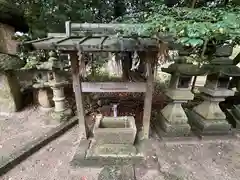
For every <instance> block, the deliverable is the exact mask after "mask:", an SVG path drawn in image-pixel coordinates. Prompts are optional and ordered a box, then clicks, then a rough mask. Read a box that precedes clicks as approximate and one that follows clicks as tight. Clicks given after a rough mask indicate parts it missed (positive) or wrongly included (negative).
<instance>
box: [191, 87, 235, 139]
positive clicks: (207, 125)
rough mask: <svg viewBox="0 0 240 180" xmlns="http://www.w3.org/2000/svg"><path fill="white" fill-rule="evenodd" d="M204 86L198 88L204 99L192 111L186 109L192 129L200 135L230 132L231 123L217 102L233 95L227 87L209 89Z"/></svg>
mask: <svg viewBox="0 0 240 180" xmlns="http://www.w3.org/2000/svg"><path fill="white" fill-rule="evenodd" d="M206 87H207V86H206V85H205V87H202V88H200V89H199V90H200V91H201V92H202V93H203V98H204V101H203V102H202V103H201V104H199V105H198V106H196V107H195V108H194V109H193V110H192V111H187V114H188V117H189V123H190V125H191V127H192V129H193V131H195V132H197V133H198V134H199V135H200V136H202V135H221V134H229V133H231V125H230V124H229V123H228V122H227V120H226V116H225V114H224V113H223V112H222V110H221V109H220V107H219V102H221V101H224V99H225V97H227V96H232V95H234V92H233V91H231V90H228V89H226V88H225V89H224V88H222V89H216V90H214V89H210V88H206Z"/></svg>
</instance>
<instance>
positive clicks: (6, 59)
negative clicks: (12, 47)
mask: <svg viewBox="0 0 240 180" xmlns="http://www.w3.org/2000/svg"><path fill="white" fill-rule="evenodd" d="M24 65H25V62H24V61H23V60H21V59H20V58H18V56H16V55H10V54H4V53H0V70H2V71H7V70H17V69H20V68H22V67H23V66H24Z"/></svg>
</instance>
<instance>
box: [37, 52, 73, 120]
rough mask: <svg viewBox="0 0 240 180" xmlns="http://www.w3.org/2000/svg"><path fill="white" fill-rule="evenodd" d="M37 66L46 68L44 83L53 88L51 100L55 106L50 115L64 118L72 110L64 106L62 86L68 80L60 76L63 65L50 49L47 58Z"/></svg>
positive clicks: (70, 113)
mask: <svg viewBox="0 0 240 180" xmlns="http://www.w3.org/2000/svg"><path fill="white" fill-rule="evenodd" d="M38 68H39V69H41V68H44V69H48V73H47V76H48V82H46V83H44V84H45V85H46V86H49V87H51V89H52V90H53V101H54V105H55V106H54V112H53V113H52V117H53V118H54V119H58V120H65V119H66V118H67V117H69V116H70V115H72V110H71V109H69V108H66V105H65V95H64V86H66V85H68V84H69V82H68V81H66V80H65V79H63V78H62V76H61V72H62V71H63V65H62V64H61V62H60V60H59V59H58V57H57V54H56V52H54V51H51V52H50V53H49V60H48V61H47V62H45V63H43V64H42V65H40V66H38Z"/></svg>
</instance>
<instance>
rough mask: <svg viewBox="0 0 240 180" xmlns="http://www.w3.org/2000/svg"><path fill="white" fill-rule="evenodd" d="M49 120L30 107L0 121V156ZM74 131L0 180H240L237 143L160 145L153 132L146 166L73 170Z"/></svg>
mask: <svg viewBox="0 0 240 180" xmlns="http://www.w3.org/2000/svg"><path fill="white" fill-rule="evenodd" d="M48 119H49V116H48V114H46V113H45V112H41V111H39V110H37V109H34V108H30V109H27V110H25V111H23V112H20V113H16V114H13V115H10V116H8V117H6V116H0V125H1V126H0V127H1V131H0V132H1V136H0V155H1V156H7V155H8V154H10V153H11V152H12V151H14V150H15V149H16V148H19V147H21V146H23V145H24V144H26V143H27V142H29V141H30V140H32V139H34V138H37V137H39V136H40V135H42V134H43V133H45V132H47V131H49V130H50V129H51V128H53V127H55V126H56V124H55V125H54V124H53V125H46V123H45V122H46V121H47V120H48ZM78 131H79V130H78V128H77V127H74V128H73V129H71V130H70V131H68V132H67V133H65V134H64V135H62V136H61V137H59V138H58V139H56V140H55V141H53V142H51V143H49V144H48V145H47V146H45V147H43V148H42V149H40V150H39V151H38V152H36V153H35V154H33V155H32V156H30V157H29V158H28V159H26V160H25V161H23V162H22V163H21V164H19V165H18V166H16V167H15V168H13V169H12V170H10V171H9V172H8V173H7V174H5V175H4V176H2V177H0V180H107V179H109V180H110V179H111V180H114V179H116V180H128V179H129V180H208V179H211V180H239V177H240V152H239V148H240V142H239V139H229V140H222V141H221V140H212V141H209V140H204V141H194V140H193V141H191V142H190V141H185V142H165V143H163V142H161V141H160V140H159V139H158V138H157V137H156V135H155V134H154V132H153V133H152V137H151V140H150V141H149V144H148V145H147V148H148V151H147V156H146V161H145V162H144V163H143V164H141V165H136V166H131V165H130V166H127V167H121V168H120V167H104V168H103V167H102V168H73V167H71V166H70V164H69V163H70V161H71V160H72V158H73V156H74V153H75V152H76V149H77V147H78V145H79V142H80V141H79V133H78ZM108 172H109V173H108ZM106 174H108V176H109V175H111V177H106Z"/></svg>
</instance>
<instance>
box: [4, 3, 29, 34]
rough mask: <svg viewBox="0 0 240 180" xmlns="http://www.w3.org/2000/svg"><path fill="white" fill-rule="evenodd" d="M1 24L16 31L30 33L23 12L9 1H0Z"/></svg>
mask: <svg viewBox="0 0 240 180" xmlns="http://www.w3.org/2000/svg"><path fill="white" fill-rule="evenodd" d="M0 23H3V24H7V25H9V26H12V27H14V28H15V30H16V31H21V32H27V31H28V25H27V23H26V21H25V20H24V15H23V12H22V11H21V10H19V8H18V7H15V5H14V4H12V3H10V1H8V0H0Z"/></svg>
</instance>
